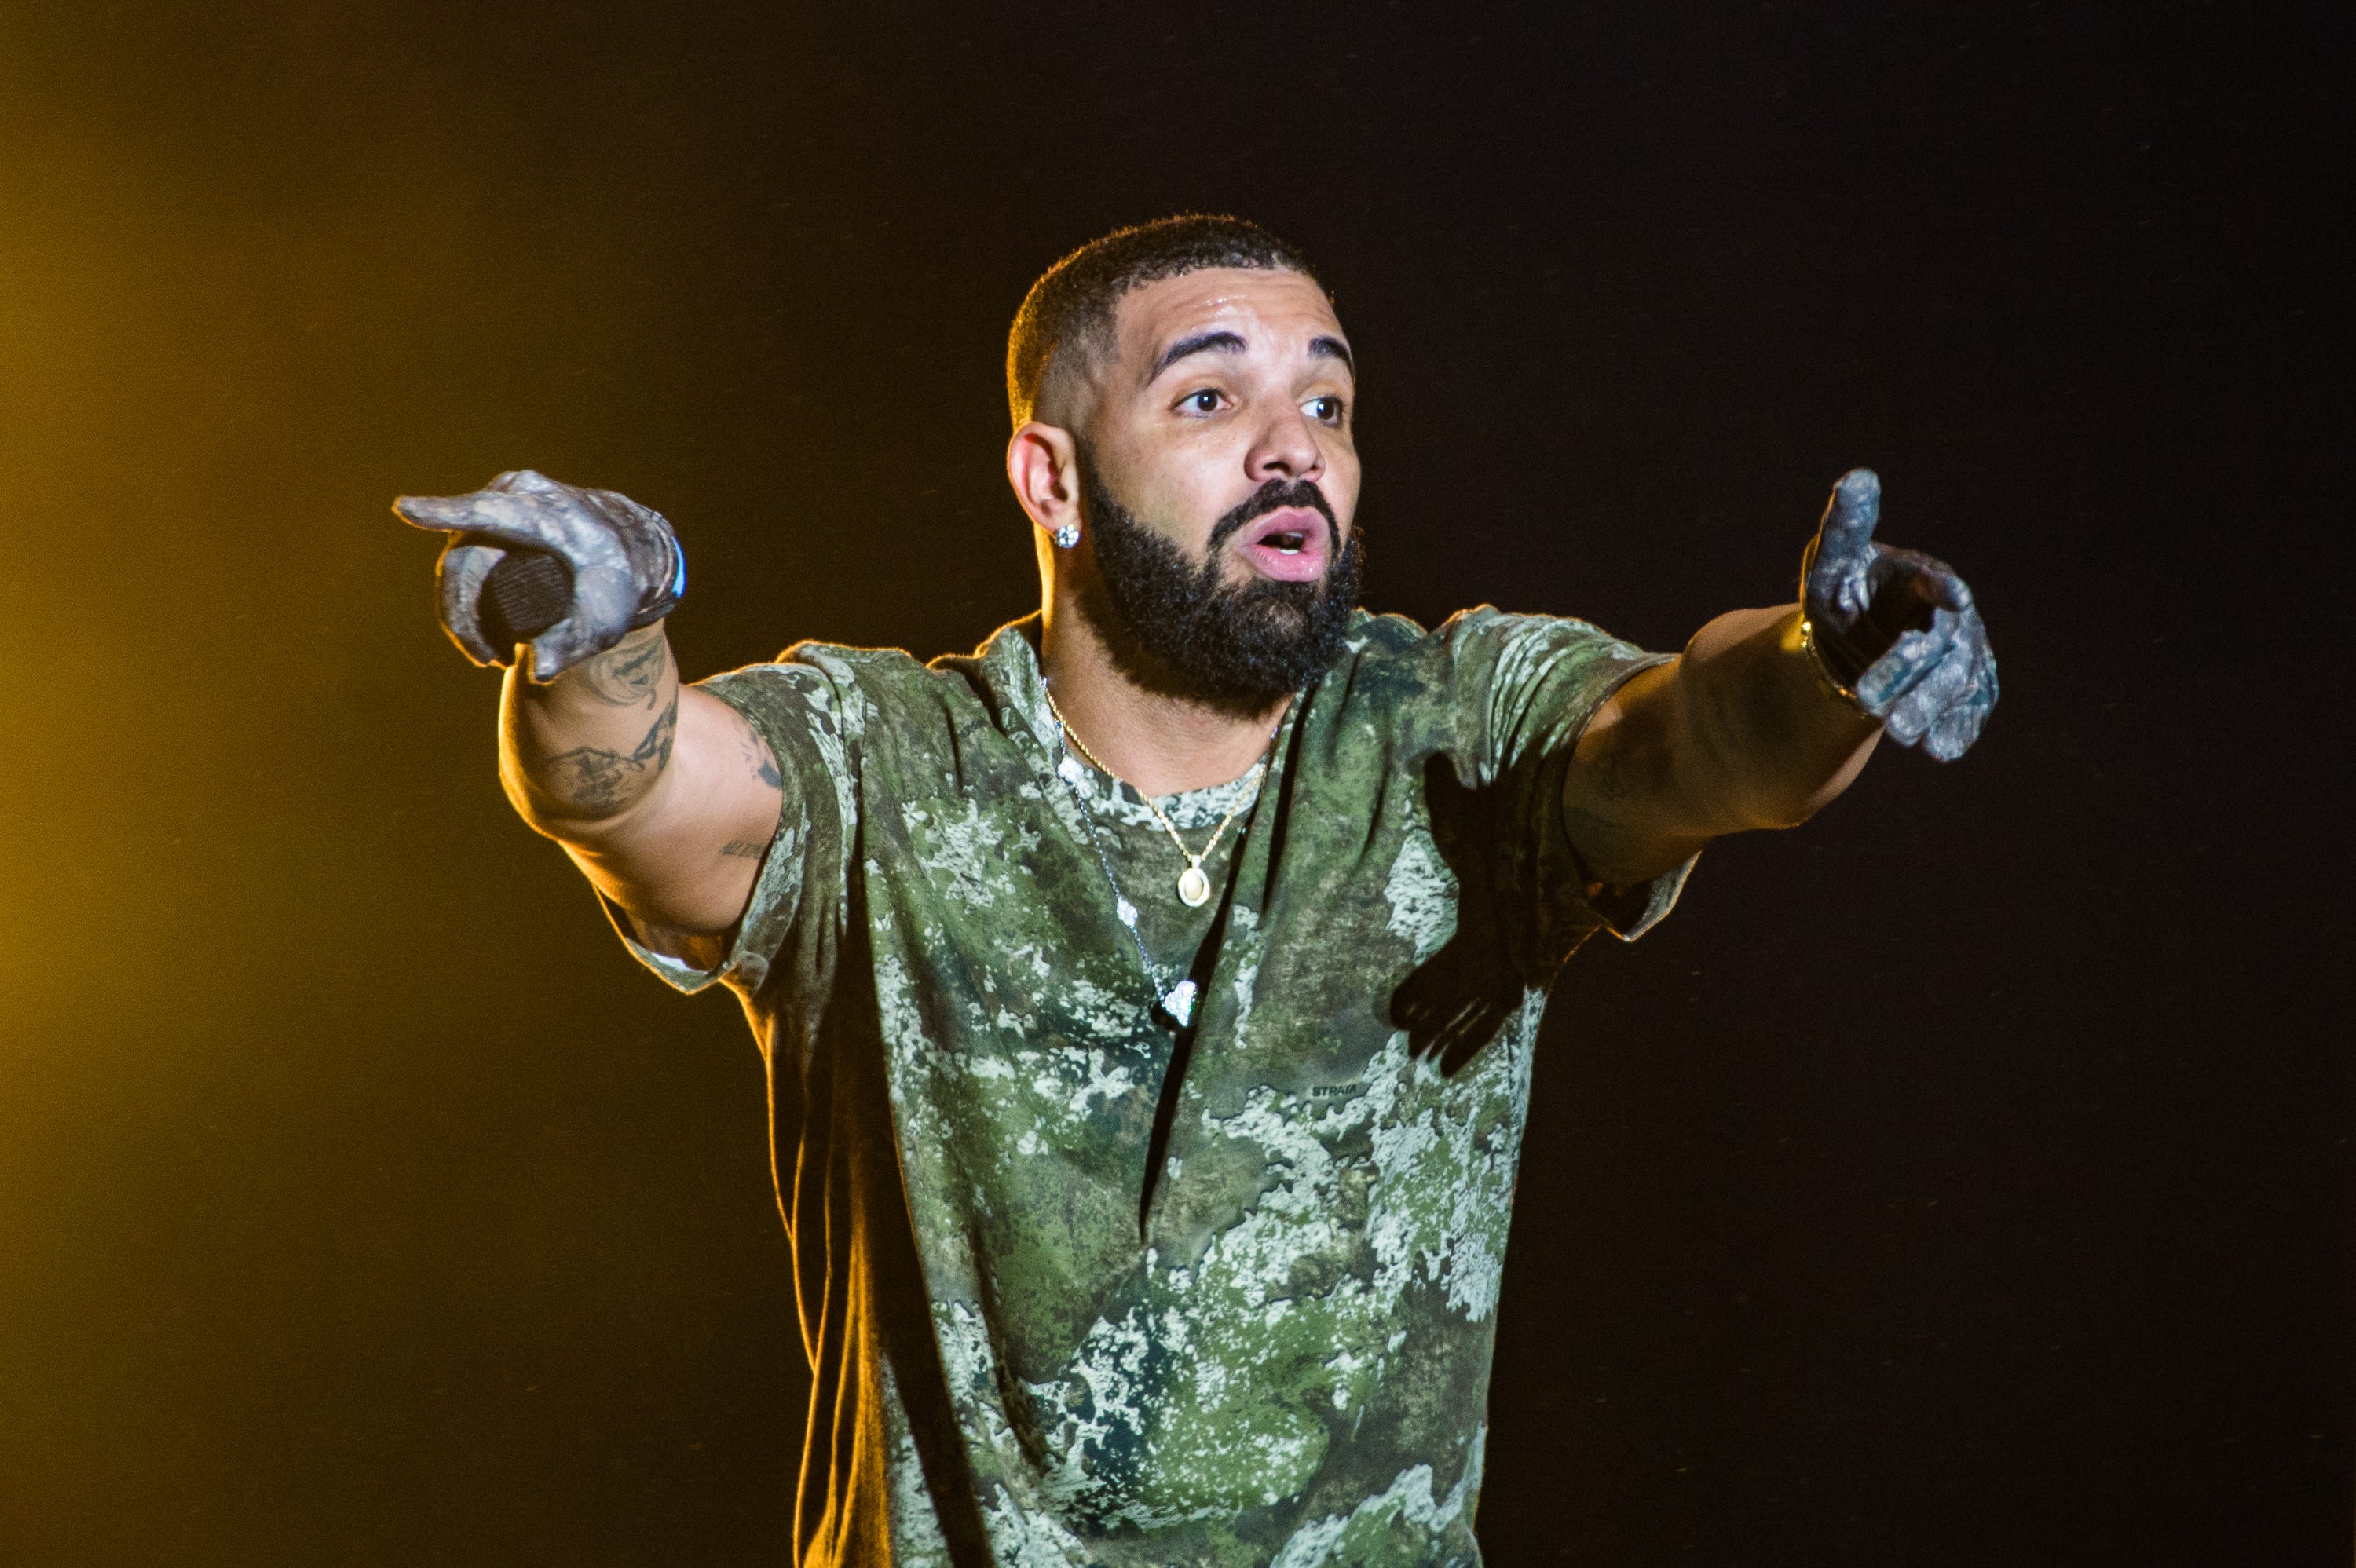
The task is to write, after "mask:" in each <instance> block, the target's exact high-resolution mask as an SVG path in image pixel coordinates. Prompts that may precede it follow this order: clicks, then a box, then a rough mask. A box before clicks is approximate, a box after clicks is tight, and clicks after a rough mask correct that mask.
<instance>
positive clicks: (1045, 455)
mask: <svg viewBox="0 0 2356 1568" xmlns="http://www.w3.org/2000/svg"><path fill="white" fill-rule="evenodd" d="M1006 482H1007V483H1008V484H1009V485H1012V486H1013V487H1014V498H1015V499H1016V500H1017V501H1019V502H1021V503H1022V504H1023V513H1024V514H1025V515H1026V516H1027V517H1030V519H1031V520H1032V521H1033V523H1035V524H1037V525H1038V526H1039V528H1041V529H1042V530H1043V531H1044V532H1045V533H1047V534H1050V535H1053V534H1054V533H1055V530H1056V529H1058V528H1065V527H1077V526H1078V524H1079V522H1080V463H1079V443H1077V442H1076V441H1074V440H1073V439H1072V432H1070V431H1067V430H1065V429H1063V428H1062V427H1061V426H1059V425H1052V424H1042V423H1040V422H1039V421H1037V420H1032V421H1029V422H1028V423H1026V424H1024V425H1023V426H1022V427H1021V428H1020V429H1018V430H1017V431H1015V432H1014V435H1013V438H1012V440H1010V441H1009V442H1007V443H1006Z"/></svg>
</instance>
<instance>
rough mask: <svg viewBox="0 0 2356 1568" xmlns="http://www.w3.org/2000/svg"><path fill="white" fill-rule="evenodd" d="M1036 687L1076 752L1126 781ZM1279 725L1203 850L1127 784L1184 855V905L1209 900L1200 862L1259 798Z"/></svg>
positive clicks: (1181, 890) (1051, 697)
mask: <svg viewBox="0 0 2356 1568" xmlns="http://www.w3.org/2000/svg"><path fill="white" fill-rule="evenodd" d="M1040 690H1041V692H1042V694H1043V695H1044V696H1045V697H1046V699H1047V711H1048V712H1050V713H1053V714H1054V715H1055V727H1056V728H1057V729H1058V730H1061V731H1063V734H1064V739H1065V740H1066V741H1069V742H1071V743H1072V744H1073V745H1074V746H1076V747H1078V748H1079V752H1080V755H1081V756H1083V757H1085V758H1087V763H1088V766H1090V767H1092V768H1094V769H1096V771H1097V772H1098V773H1102V774H1104V775H1105V777H1107V778H1108V779H1112V780H1114V781H1116V782H1117V783H1120V784H1129V781H1128V780H1127V779H1124V778H1122V777H1121V776H1120V775H1119V773H1114V772H1113V771H1112V770H1111V769H1110V768H1108V767H1107V766H1105V765H1104V763H1101V762H1098V760H1097V754H1096V753H1095V752H1091V751H1089V750H1088V743H1087V741H1083V740H1081V739H1080V738H1079V736H1078V735H1077V734H1076V733H1074V731H1073V730H1072V724H1071V720H1068V719H1066V718H1065V717H1064V710H1063V709H1060V708H1058V707H1056V706H1055V693H1054V692H1052V691H1048V690H1047V689H1046V688H1044V687H1042V688H1040ZM1283 728H1284V726H1283V725H1282V724H1281V723H1280V724H1278V726H1277V728H1276V730H1272V731H1269V737H1268V746H1269V751H1268V752H1261V753H1260V754H1259V761H1258V763H1256V764H1254V766H1253V768H1252V787H1251V788H1250V790H1249V791H1248V792H1247V793H1246V794H1245V795H1244V797H1243V799H1241V800H1239V801H1237V803H1236V807H1235V809H1234V810H1233V811H1230V812H1228V813H1227V815H1226V817H1225V818H1224V819H1223V820H1222V821H1221V822H1220V823H1219V825H1218V827H1215V828H1213V829H1212V830H1211V841H1210V842H1209V843H1208V844H1205V845H1204V846H1203V852H1202V853H1201V854H1200V855H1197V854H1196V853H1194V850H1192V849H1189V848H1186V840H1185V839H1183V838H1182V837H1179V836H1178V827H1177V825H1176V824H1175V823H1173V822H1172V821H1171V820H1170V818H1169V817H1167V816H1163V815H1162V808H1161V807H1160V806H1158V805H1154V804H1153V797H1152V796H1151V795H1148V794H1146V793H1145V792H1144V791H1143V790H1141V789H1137V786H1136V785H1135V784H1130V785H1129V787H1130V788H1131V789H1133V790H1137V798H1138V799H1140V800H1141V801H1143V802H1144V803H1145V809H1146V810H1148V811H1150V812H1151V813H1152V814H1153V820H1154V821H1156V822H1158V823H1160V824H1162V832H1164V833H1167V834H1168V835H1170V842H1172V843H1173V844H1175V845H1176V846H1178V853H1180V854H1181V855H1183V856H1185V857H1186V869H1184V870H1183V871H1181V872H1179V873H1178V900H1179V901H1180V902H1181V903H1183V904H1184V905H1185V906H1186V907H1187V908H1188V909H1200V908H1202V907H1203V906H1204V905H1205V904H1206V903H1208V902H1210V901H1211V877H1210V873H1209V872H1207V871H1205V870H1204V869H1203V862H1204V861H1205V860H1206V859H1209V858H1210V854H1211V851H1212V850H1214V849H1216V848H1218V847H1219V840H1220V839H1222V838H1224V837H1226V835H1227V829H1228V828H1230V827H1234V826H1235V820H1236V818H1237V817H1238V816H1242V815H1243V813H1244V808H1245V807H1246V806H1248V805H1251V803H1252V802H1254V801H1256V800H1258V798H1259V786H1260V783H1261V781H1262V780H1263V779H1265V778H1266V777H1267V776H1268V757H1269V752H1272V751H1274V750H1275V749H1276V737H1277V734H1278V732H1279V731H1281V730H1282V729H1283Z"/></svg>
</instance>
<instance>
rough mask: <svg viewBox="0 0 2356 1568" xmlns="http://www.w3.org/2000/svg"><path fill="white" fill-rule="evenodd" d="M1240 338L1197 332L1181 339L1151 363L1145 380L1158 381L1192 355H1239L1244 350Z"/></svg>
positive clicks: (1223, 333)
mask: <svg viewBox="0 0 2356 1568" xmlns="http://www.w3.org/2000/svg"><path fill="white" fill-rule="evenodd" d="M1245 347H1246V345H1245V343H1244V340H1243V339H1242V337H1240V336H1237V334H1235V333H1232V332H1198V333H1196V334H1195V335H1194V336H1192V337H1182V338H1180V339H1179V340H1178V341H1177V342H1175V343H1173V344H1172V345H1171V346H1170V347H1167V348H1165V349H1163V350H1162V357H1161V358H1159V359H1156V360H1155V361H1154V362H1153V373H1152V374H1151V375H1150V376H1148V377H1146V378H1145V379H1146V380H1148V381H1149V382H1151V381H1158V380H1160V379H1162V371H1164V370H1167V369H1168V368H1170V367H1171V366H1173V365H1175V364H1176V363H1178V361H1180V360H1181V359H1183V358H1185V357H1188V356H1189V355H1194V354H1241V353H1242V352H1243V351H1244V349H1245Z"/></svg>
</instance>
